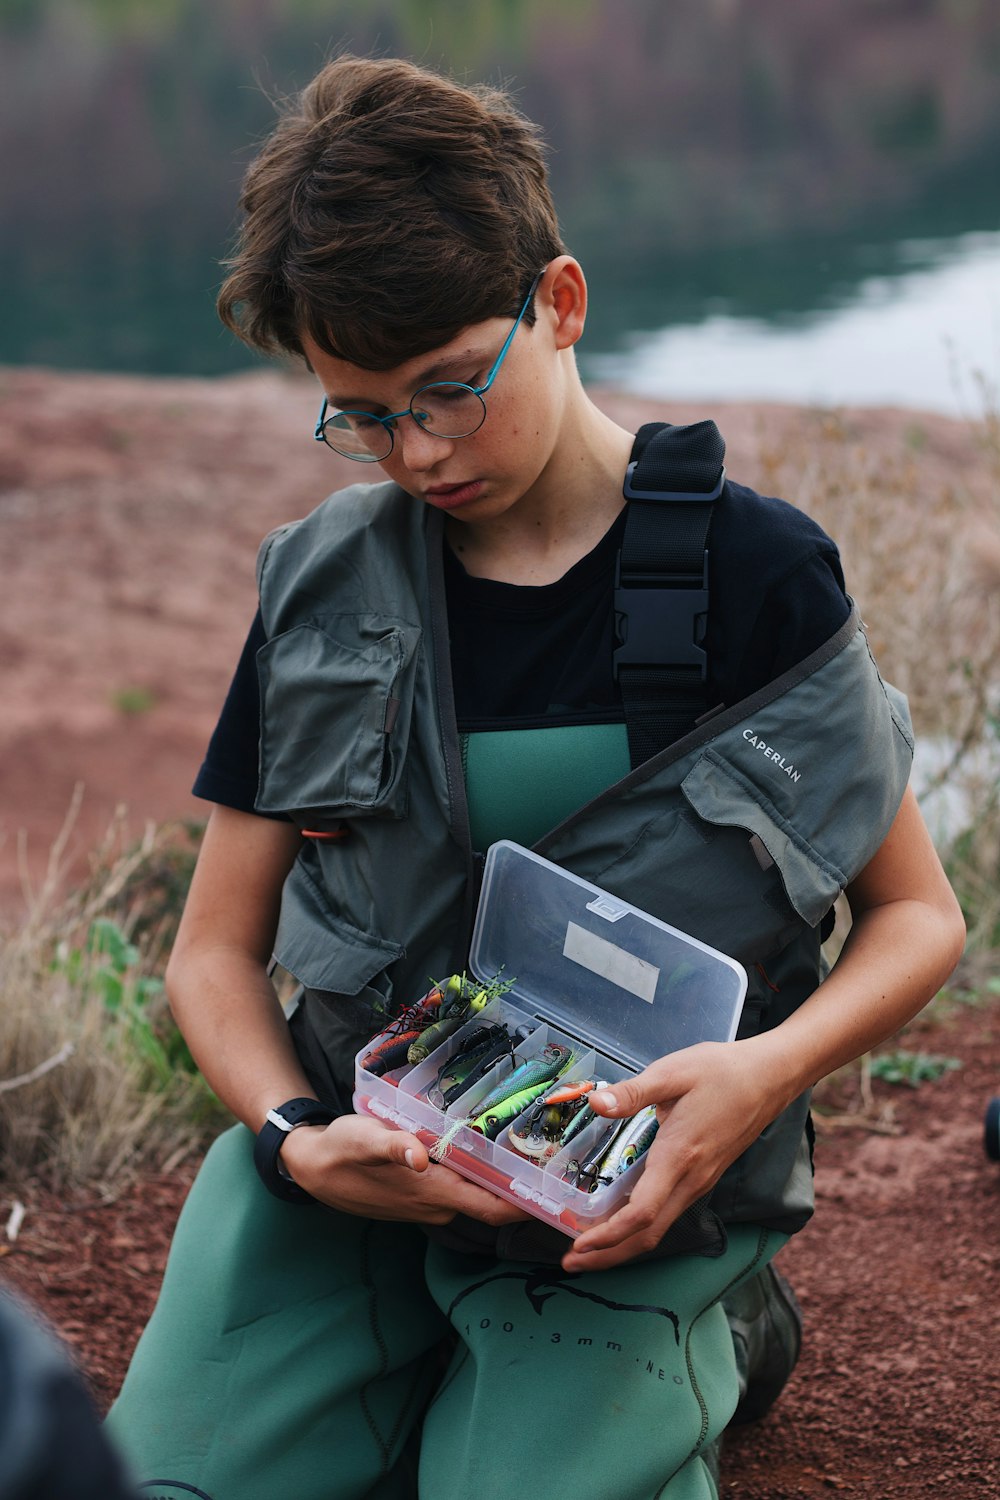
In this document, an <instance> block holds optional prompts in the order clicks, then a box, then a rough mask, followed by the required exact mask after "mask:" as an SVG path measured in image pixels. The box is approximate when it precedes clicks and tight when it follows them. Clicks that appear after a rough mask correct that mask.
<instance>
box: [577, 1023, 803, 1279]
mask: <svg viewBox="0 0 1000 1500" xmlns="http://www.w3.org/2000/svg"><path fill="white" fill-rule="evenodd" d="M771 1035H772V1036H773V1033H772V1034H771ZM769 1040H770V1038H769V1037H768V1036H766V1035H765V1036H760V1037H753V1038H748V1039H747V1040H746V1041H741V1042H700V1043H698V1045H697V1046H694V1047H686V1048H684V1050H683V1051H681V1052H675V1053H672V1054H671V1055H670V1056H669V1057H662V1058H659V1059H658V1060H657V1061H656V1062H654V1063H651V1064H650V1066H649V1067H648V1068H645V1069H644V1070H643V1072H641V1073H637V1074H636V1075H635V1077H634V1078H631V1079H627V1080H624V1081H622V1082H621V1083H616V1084H615V1085H614V1088H613V1089H607V1090H601V1092H600V1093H599V1094H595V1095H593V1096H592V1097H593V1104H594V1108H595V1109H596V1110H597V1112H598V1113H599V1114H602V1115H605V1116H607V1117H608V1118H609V1119H618V1118H621V1117H622V1116H625V1115H634V1114H635V1113H636V1112H637V1111H638V1110H640V1109H642V1108H643V1106H644V1105H647V1104H655V1105H656V1113H657V1118H658V1119H659V1122H660V1128H659V1130H658V1131H657V1135H656V1139H655V1140H654V1142H653V1144H652V1146H650V1148H649V1151H648V1153H647V1155H646V1165H645V1169H644V1170H643V1172H642V1174H641V1176H640V1178H639V1181H638V1182H637V1184H636V1187H635V1190H634V1192H633V1193H632V1196H631V1198H630V1199H629V1201H628V1202H627V1203H626V1204H625V1205H624V1206H623V1207H622V1208H620V1209H619V1210H618V1212H617V1213H615V1214H612V1216H611V1218H610V1219H608V1220H607V1221H606V1222H605V1223H603V1224H599V1225H597V1227H596V1228H594V1229H588V1230H586V1231H585V1232H584V1233H583V1234H581V1235H580V1237H579V1239H578V1240H576V1241H575V1243H574V1245H573V1248H572V1249H571V1250H569V1251H567V1253H566V1255H565V1256H564V1257H563V1261H562V1265H563V1268H564V1270H567V1271H592V1270H593V1271H601V1270H606V1269H607V1268H608V1267H609V1266H617V1265H620V1264H621V1263H622V1262H623V1261H627V1260H631V1259H633V1258H634V1257H635V1256H637V1255H642V1254H644V1253H645V1252H646V1251H648V1250H652V1249H653V1248H654V1247H655V1246H656V1245H658V1244H659V1242H660V1240H661V1239H662V1238H663V1236H664V1234H665V1233H666V1232H667V1230H668V1229H669V1228H670V1226H671V1224H673V1222H674V1221H675V1219H678V1218H679V1217H680V1215H681V1214H682V1213H683V1212H684V1210H685V1209H686V1208H689V1207H690V1205H691V1204H692V1203H694V1202H695V1201H696V1200H697V1199H698V1198H700V1197H702V1196H703V1194H705V1193H707V1192H708V1190H709V1189H710V1188H711V1187H714V1185H715V1183H716V1182H718V1180H719V1178H720V1177H721V1176H722V1174H723V1172H724V1171H725V1170H726V1168H727V1167H728V1166H729V1165H730V1163H731V1162H733V1161H735V1160H736V1158H737V1157H738V1156H739V1155H740V1153H741V1152H743V1151H745V1150H746V1148H747V1147H748V1146H749V1145H751V1144H752V1143H753V1141H755V1140H756V1139H757V1137H758V1136H759V1135H760V1133H761V1131H762V1130H763V1129H764V1127H765V1126H766V1125H768V1124H770V1122H771V1121H772V1120H773V1119H774V1118H775V1116H776V1115H777V1114H778V1113H779V1112H780V1111H781V1110H782V1109H783V1108H784V1107H785V1105H786V1104H788V1103H790V1102H791V1099H793V1098H794V1097H795V1091H792V1092H790V1093H789V1092H788V1091H787V1090H788V1086H787V1083H786V1084H785V1085H784V1087H782V1084H781V1082H780V1081H779V1078H778V1073H779V1071H780V1070H779V1069H778V1068H777V1066H776V1058H775V1056H774V1055H773V1052H772V1047H771V1046H769V1045H768V1043H769ZM786 1095H787V1097H786Z"/></svg>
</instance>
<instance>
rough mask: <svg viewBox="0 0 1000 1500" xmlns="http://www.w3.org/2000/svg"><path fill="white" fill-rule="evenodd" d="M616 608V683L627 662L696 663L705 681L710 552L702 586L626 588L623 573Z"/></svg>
mask: <svg viewBox="0 0 1000 1500" xmlns="http://www.w3.org/2000/svg"><path fill="white" fill-rule="evenodd" d="M619 571H620V559H619ZM614 610H615V632H616V634H617V636H618V640H619V645H618V647H617V649H616V650H615V652H614V654H613V657H612V666H613V671H614V680H615V682H617V681H618V673H619V671H620V669H621V668H622V667H694V668H696V669H697V672H698V680H699V681H700V682H704V681H705V679H706V677H707V676H708V656H707V653H706V652H705V649H704V647H703V646H700V645H699V644H698V636H699V626H700V623H701V621H703V618H704V616H705V615H706V614H707V612H708V553H707V552H706V553H705V564H704V569H703V573H702V587H701V588H700V589H692V588H658V587H656V586H652V587H646V588H644V587H643V586H642V585H641V584H640V585H635V584H633V585H631V586H626V587H624V588H623V587H622V586H621V578H620V576H619V577H616V579H615V596H614ZM702 628H703V627H702Z"/></svg>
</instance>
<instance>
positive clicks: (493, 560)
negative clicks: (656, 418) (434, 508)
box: [445, 390, 633, 585]
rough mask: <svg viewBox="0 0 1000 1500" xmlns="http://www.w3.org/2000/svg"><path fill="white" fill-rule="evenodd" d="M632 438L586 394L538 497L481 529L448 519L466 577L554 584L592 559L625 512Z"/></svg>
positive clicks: (570, 417) (525, 500)
mask: <svg viewBox="0 0 1000 1500" xmlns="http://www.w3.org/2000/svg"><path fill="white" fill-rule="evenodd" d="M632 441H633V438H632V434H631V433H629V432H626V431H625V429H624V428H622V427H619V426H618V425H617V423H615V422H613V421H612V420H611V418H610V417H608V416H606V415H605V413H604V412H602V411H600V410H599V408H598V407H596V406H595V405H594V404H593V402H592V401H591V400H590V398H589V396H587V395H585V394H584V392H583V391H582V390H581V391H580V399H579V400H578V401H575V402H573V403H572V406H571V408H570V411H569V412H568V413H567V420H566V421H565V422H564V424H563V429H562V432H561V433H560V438H559V442H558V444H557V445H556V447H555V449H554V450H553V453H552V457H551V459H550V461H549V463H548V464H547V465H546V469H545V472H544V474H543V475H541V476H540V478H539V481H538V483H537V484H536V485H535V486H534V488H533V490H532V491H531V492H530V493H529V494H527V495H525V496H524V497H523V498H522V500H521V501H520V502H519V504H518V505H516V506H514V507H512V509H511V510H509V511H506V512H505V513H504V514H503V515H502V516H499V517H497V518H496V519H495V520H493V521H490V522H485V523H482V524H480V525H476V524H475V523H469V522H464V521H459V520H456V519H455V518H448V519H446V521H445V533H446V536H447V538H448V542H449V544H450V546H451V548H452V550H453V551H454V552H455V553H456V555H457V556H458V557H459V558H460V559H461V562H462V565H463V567H464V568H465V570H466V572H468V573H471V574H473V575H474V576H476V577H480V578H492V579H495V580H497V581H498V582H501V583H516V584H527V585H532V584H534V585H538V584H545V583H554V582H555V581H556V580H557V579H559V578H562V577H563V576H564V574H565V573H567V572H568V571H569V569H570V568H571V567H572V566H573V565H574V563H577V562H579V560H580V558H581V557H585V556H586V555H587V553H588V552H590V551H592V549H593V548H594V547H596V545H597V543H598V542H599V541H600V539H601V537H602V536H604V535H605V533H606V532H607V530H608V528H609V527H610V526H611V525H612V523H613V522H614V519H615V517H616V516H617V515H618V513H619V511H620V510H621V508H622V505H623V504H624V500H623V497H622V481H623V479H624V477H625V468H626V465H627V464H628V460H629V455H630V453H631V450H632Z"/></svg>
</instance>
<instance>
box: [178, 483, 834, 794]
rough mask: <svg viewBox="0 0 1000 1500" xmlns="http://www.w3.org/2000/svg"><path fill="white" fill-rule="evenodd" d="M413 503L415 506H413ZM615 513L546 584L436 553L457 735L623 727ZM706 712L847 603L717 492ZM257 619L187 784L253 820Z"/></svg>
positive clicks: (765, 672) (753, 510)
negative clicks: (491, 574)
mask: <svg viewBox="0 0 1000 1500" xmlns="http://www.w3.org/2000/svg"><path fill="white" fill-rule="evenodd" d="M417 503H419V502H417V501H414V504H417ZM624 526H625V511H624V510H623V511H622V513H621V514H620V515H619V517H618V518H617V520H616V521H615V522H614V524H613V525H612V527H611V528H610V530H609V531H608V532H607V533H606V535H605V536H604V537H603V538H602V539H601V541H600V542H598V544H597V546H596V547H595V548H594V549H593V551H591V552H589V553H587V555H586V556H585V557H583V558H581V559H580V561H579V562H577V563H576V564H575V565H574V566H573V567H572V568H570V570H569V571H568V572H567V573H566V574H565V575H564V576H563V577H562V578H560V579H558V580H557V581H556V582H555V583H549V584H541V585H530V586H523V585H520V584H510V583H498V582H496V581H495V580H493V579H485V578H475V577H472V576H471V575H469V574H468V573H466V571H465V569H464V568H463V567H462V564H461V563H460V561H459V560H458V558H457V557H456V556H455V555H454V553H453V552H452V551H451V550H450V549H449V548H447V547H446V548H445V559H444V561H445V589H446V594H447V606H448V623H449V631H450V640H451V664H452V673H453V679H454V689H455V704H456V710H457V715H458V727H459V731H460V732H462V733H474V732H476V731H479V730H490V729H529V728H538V727H545V726H555V725H564V724H594V723H616V722H617V723H621V722H623V720H624V714H623V711H622V705H621V697H620V694H619V691H618V687H617V684H616V683H615V681H614V677H613V673H612V665H611V663H612V651H613V648H614V611H613V590H614V569H615V560H616V557H617V554H618V550H619V548H620V546H621V540H622V533H623V531H624ZM709 589H710V600H711V603H710V608H709V618H708V628H707V634H706V642H705V644H706V648H707V652H708V663H709V684H708V697H707V699H706V701H707V703H708V704H709V706H714V705H716V704H725V705H727V706H728V705H732V704H735V703H738V702H740V701H741V700H742V699H744V698H747V697H749V696H750V694H751V693H754V692H756V691H757V690H758V689H760V688H762V687H765V686H766V685H767V683H769V682H771V681H773V680H774V678H776V677H778V676H780V675H781V673H782V672H785V671H787V670H788V669H789V668H790V667H793V666H795V665H796V663H798V662H800V661H802V660H803V659H804V658H805V657H806V656H808V655H809V654H810V653H811V652H812V651H814V650H816V649H818V647H820V646H821V645H823V643H824V642H825V641H827V640H828V639H829V638H830V636H832V635H833V634H834V633H835V631H837V630H838V629H839V628H840V626H841V625H842V624H843V623H844V621H845V620H846V618H847V616H848V613H849V610H850V605H849V602H848V600H847V597H846V594H845V591H844V577H843V572H842V569H841V565H840V557H839V554H838V552H837V548H836V546H835V545H834V543H833V542H832V541H831V540H830V538H829V537H828V536H827V535H826V533H825V532H824V531H822V530H821V528H820V527H819V526H817V525H816V523H815V522H814V521H811V520H810V519H809V518H808V517H807V516H806V515H804V514H803V513H802V512H801V511H799V510H796V509H795V507H794V506H791V505H788V504H787V503H786V502H784V501H782V500H773V499H766V498H764V497H762V496H760V495H757V494H755V493H754V492H753V491H752V490H748V489H745V488H744V487H743V486H741V485H736V484H733V483H731V482H730V483H729V484H727V486H726V488H725V490H724V491H723V494H722V496H721V497H720V498H719V500H718V501H716V503H715V507H714V512H713V518H712V529H711V534H710V537H709ZM265 639H266V637H265V634H264V627H263V622H262V620H261V617H260V613H259V611H258V614H257V616H256V618H255V619H254V622H253V625H252V626H251V629H250V633H249V635H248V637H247V640H246V644H245V646H244V649H243V654H242V656H241V658H240V661H239V664H238V666H237V669H236V673H235V676H234V678H233V681H232V685H231V687H230V689H229V694H228V696H227V698H226V702H225V705H224V707H223V710H222V714H221V716H220V718H219V722H218V724H217V726H216V729H215V732H214V734H213V735H212V739H211V741H210V743H209V747H208V752H207V754H206V757H205V760H204V763H203V764H202V767H201V769H200V771H199V773H198V777H197V780H196V782H195V785H194V793H195V795H196V796H198V797H203V798H206V799H207V800H209V801H211V802H220V803H223V804H224V805H225V806H228V807H233V808H236V809H238V810H239V811H243V812H252V811H253V810H254V799H255V796H256V792H257V745H258V736H259V719H260V696H259V688H258V682H257V666H256V653H257V651H258V650H259V649H260V647H261V646H263V645H264V643H265Z"/></svg>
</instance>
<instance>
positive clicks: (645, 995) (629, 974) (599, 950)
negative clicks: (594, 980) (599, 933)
mask: <svg viewBox="0 0 1000 1500" xmlns="http://www.w3.org/2000/svg"><path fill="white" fill-rule="evenodd" d="M563 957H564V958H570V959H572V960H573V962H574V963H575V964H580V965H581V966H582V967H583V968H584V969H589V970H590V972H591V973H592V974H600V975H601V977H602V978H604V979H610V981H611V983H612V984H617V985H618V987H619V989H623V990H628V992H629V994H630V995H638V997H639V999H640V1000H646V1001H648V1003H649V1004H650V1005H652V1003H653V997H654V995H655V994H656V985H657V981H658V980H659V977H660V971H659V969H658V968H657V967H656V965H655V964H651V963H647V962H646V960H645V959H644V958H636V956H635V954H634V953H628V952H626V950H625V949H624V948H619V947H618V946H617V945H616V944H615V943H609V942H608V940H607V938H602V937H596V936H595V935H594V933H592V932H587V931H586V929H585V928H583V927H578V926H577V925H576V923H575V922H570V923H569V925H568V926H567V928H566V941H565V942H564V943H563Z"/></svg>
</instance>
